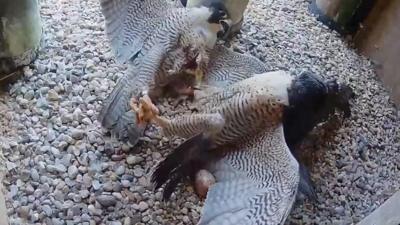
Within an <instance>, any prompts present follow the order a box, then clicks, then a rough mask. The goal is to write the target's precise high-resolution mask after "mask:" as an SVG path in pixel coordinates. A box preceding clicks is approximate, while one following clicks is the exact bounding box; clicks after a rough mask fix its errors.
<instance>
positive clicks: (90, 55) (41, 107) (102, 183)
mask: <svg viewBox="0 0 400 225" xmlns="http://www.w3.org/2000/svg"><path fill="white" fill-rule="evenodd" d="M308 5H309V2H308V1H305V0H292V1H285V0H274V1H267V0H264V1H261V0H260V1H256V0H253V1H252V2H251V4H250V6H249V9H248V11H247V16H246V20H245V24H244V27H243V30H242V31H243V33H242V34H241V35H239V36H238V39H237V40H235V42H234V43H233V45H234V47H235V48H237V49H239V50H242V51H245V52H249V53H251V54H253V55H255V56H257V57H259V58H260V59H261V60H263V61H264V62H266V63H267V64H269V65H270V66H271V67H272V68H274V69H288V70H293V71H295V70H301V69H308V70H312V71H314V72H318V73H320V74H322V75H324V76H327V77H338V78H339V79H340V80H342V81H345V82H347V83H350V85H351V86H352V87H353V88H354V90H355V93H356V95H357V98H356V100H355V102H354V107H353V114H352V117H351V118H350V119H349V120H346V121H343V123H342V124H341V125H340V126H339V128H338V130H337V131H336V132H333V131H332V130H331V131H329V132H322V131H321V132H316V133H315V134H313V135H312V136H311V137H310V139H309V141H308V142H307V143H306V144H305V145H304V146H303V147H304V149H306V150H307V149H308V148H310V147H312V148H313V149H315V150H316V151H315V153H310V154H309V155H308V157H307V158H309V160H308V161H309V162H310V163H309V164H310V165H311V168H312V169H311V171H312V177H313V179H314V180H315V182H316V186H317V192H318V193H317V194H318V200H317V202H316V203H314V204H312V203H310V202H307V201H305V202H299V203H298V204H297V205H296V206H295V208H294V209H293V212H292V213H291V215H290V219H289V221H288V224H340V225H341V224H352V223H356V222H358V221H360V220H361V219H362V218H363V217H365V216H366V215H368V214H369V213H370V212H372V211H373V210H374V209H375V208H377V207H378V206H379V205H380V204H381V203H382V202H383V201H385V200H386V199H387V198H388V197H389V196H391V195H392V194H393V193H394V192H395V191H396V189H399V187H400V171H399V170H400V166H399V162H400V154H399V151H400V150H399V149H400V132H399V131H400V121H399V119H398V118H399V115H398V111H397V110H396V109H395V107H394V104H393V102H392V100H391V99H390V98H389V97H388V93H387V91H386V90H385V89H384V87H383V85H382V84H381V82H379V81H378V80H377V79H376V75H375V73H374V72H373V65H372V64H371V63H370V62H369V61H368V60H366V59H364V58H363V57H360V56H359V55H357V54H356V52H355V51H354V50H351V49H349V48H348V46H347V45H346V43H345V42H344V41H343V40H342V39H341V38H340V37H339V36H338V35H337V34H336V33H334V32H332V31H330V30H329V29H327V28H326V27H324V26H323V25H322V24H320V23H319V22H317V21H316V20H315V18H314V17H312V16H311V15H310V14H309V12H308V9H307V7H308ZM41 6H42V9H41V12H42V17H43V21H44V30H45V35H44V46H43V48H42V50H41V52H40V56H39V59H38V60H37V61H36V62H35V63H34V65H33V66H32V67H30V68H26V69H25V71H24V76H23V78H22V79H21V80H20V81H18V82H17V83H15V84H14V85H13V86H12V87H11V89H10V90H9V91H8V93H6V94H4V95H2V96H1V97H0V124H1V127H0V137H1V139H0V144H1V145H0V148H1V149H3V155H4V157H5V158H6V163H5V166H6V169H7V172H8V174H7V176H6V177H5V179H4V182H5V186H6V189H7V190H8V192H7V193H6V198H7V207H8V215H9V217H10V221H11V224H48V225H51V224H53V225H61V224H71V225H72V224H85V225H89V224H90V225H91V224H93V225H94V224H110V225H122V224H123V225H129V224H195V223H196V222H197V221H198V218H199V217H200V212H201V207H202V204H203V203H202V201H201V200H200V199H198V197H197V196H196V195H195V194H194V192H193V190H192V188H190V187H186V188H185V189H184V191H180V192H178V193H177V195H173V196H172V200H171V201H170V202H169V203H168V204H166V203H162V202H160V199H161V193H160V192H156V193H155V192H153V190H152V187H151V185H150V184H149V176H150V174H151V172H152V169H153V167H154V165H155V163H156V162H158V161H159V160H161V159H162V158H163V157H164V156H165V154H167V153H168V151H169V149H171V146H175V145H177V144H178V143H179V142H180V140H176V139H173V140H168V139H166V138H162V137H160V136H159V134H158V132H157V130H156V129H154V128H152V129H150V130H149V131H147V132H146V136H145V137H143V138H142V141H141V142H140V144H139V145H138V146H137V147H135V148H133V149H129V148H128V146H125V145H121V143H119V142H117V141H115V140H112V139H111V138H110V137H109V136H108V135H107V134H105V132H104V131H102V130H101V128H100V125H99V123H98V122H97V121H96V116H97V113H98V111H99V110H100V107H101V104H102V100H104V99H105V98H106V96H107V95H108V94H109V93H110V92H111V90H112V88H113V86H114V85H115V81H116V80H117V79H118V78H119V77H120V76H121V75H122V74H123V73H124V70H125V69H126V68H125V67H124V66H121V65H119V64H118V63H116V62H115V61H114V58H113V54H112V53H111V52H110V47H109V44H108V42H107V39H106V37H105V32H104V21H103V17H102V15H101V13H100V8H99V4H98V1H97V0H87V1H79V0H69V1H67V0H42V1H41ZM172 104H175V103H174V101H173V100H171V101H166V102H165V103H164V104H163V105H162V106H161V107H160V108H161V110H162V111H164V112H165V111H168V110H171V109H174V110H176V111H178V112H181V111H184V110H185V109H186V108H185V106H184V105H183V106H178V107H177V108H175V107H173V106H171V105H172ZM168 114H170V115H172V113H168ZM326 136H329V138H325V137H326ZM308 152H309V151H308ZM310 158H311V160H310Z"/></svg>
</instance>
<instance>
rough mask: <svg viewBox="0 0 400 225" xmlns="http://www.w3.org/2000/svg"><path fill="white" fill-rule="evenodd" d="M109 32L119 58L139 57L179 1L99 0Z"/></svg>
mask: <svg viewBox="0 0 400 225" xmlns="http://www.w3.org/2000/svg"><path fill="white" fill-rule="evenodd" d="M100 5H101V10H102V13H103V15H104V17H105V24H106V32H107V36H108V38H109V40H110V42H111V47H112V49H113V51H114V53H115V55H116V58H117V60H118V61H119V62H121V63H125V62H127V61H128V60H130V59H134V58H136V56H137V55H138V54H139V52H140V51H141V50H142V48H143V46H144V44H145V42H146V40H147V39H148V38H149V36H150V35H152V33H154V32H155V31H157V30H158V29H160V27H159V26H160V24H162V23H163V22H164V21H166V20H167V18H168V15H169V13H170V12H171V11H172V10H174V9H176V8H180V7H178V4H176V3H175V4H174V3H173V2H168V1H166V0H100Z"/></svg>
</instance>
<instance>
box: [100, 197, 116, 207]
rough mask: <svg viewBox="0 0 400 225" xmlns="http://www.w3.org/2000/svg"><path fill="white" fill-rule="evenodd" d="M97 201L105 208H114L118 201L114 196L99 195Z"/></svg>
mask: <svg viewBox="0 0 400 225" xmlns="http://www.w3.org/2000/svg"><path fill="white" fill-rule="evenodd" d="M96 200H97V201H98V202H99V203H100V204H101V205H102V206H104V207H109V206H114V205H115V204H116V203H117V200H116V199H115V197H114V196H112V195H99V196H97V197H96Z"/></svg>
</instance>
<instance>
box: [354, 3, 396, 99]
mask: <svg viewBox="0 0 400 225" xmlns="http://www.w3.org/2000/svg"><path fill="white" fill-rule="evenodd" d="M399 22H400V1H398V0H379V1H377V3H376V5H375V7H374V8H373V10H372V11H371V13H370V14H369V16H368V17H367V19H366V20H365V21H364V23H363V28H362V29H360V30H359V31H358V33H357V34H356V36H355V43H356V47H357V48H358V49H359V50H360V52H361V53H362V54H363V55H366V56H367V57H369V58H371V59H372V60H373V61H374V62H376V63H377V65H378V66H377V68H376V69H377V73H378V75H379V77H380V78H381V80H382V81H383V83H384V84H385V85H386V87H387V88H388V89H389V90H390V91H391V94H392V97H393V99H394V101H395V102H396V104H397V105H398V107H400V25H399Z"/></svg>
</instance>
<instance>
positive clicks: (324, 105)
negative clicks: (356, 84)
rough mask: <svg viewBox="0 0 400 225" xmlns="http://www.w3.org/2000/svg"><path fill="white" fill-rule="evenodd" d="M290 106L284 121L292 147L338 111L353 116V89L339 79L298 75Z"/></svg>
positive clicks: (290, 96) (289, 93) (345, 115)
mask: <svg viewBox="0 0 400 225" xmlns="http://www.w3.org/2000/svg"><path fill="white" fill-rule="evenodd" d="M288 97H289V106H287V107H286V108H285V110H284V117H283V124H284V130H285V136H286V142H287V143H288V145H289V146H293V145H295V144H297V143H299V142H300V141H301V140H302V139H303V138H304V137H305V136H306V134H307V133H308V132H310V131H311V130H312V129H313V128H314V127H315V126H316V125H318V124H319V123H322V122H326V121H327V120H328V119H329V118H331V116H333V115H334V114H335V112H342V113H343V116H344V117H345V118H347V117H349V116H350V115H351V110H350V99H351V98H353V97H354V93H353V91H352V90H351V88H350V87H349V86H347V85H345V84H342V83H339V82H338V81H337V80H336V79H330V80H325V79H323V78H322V77H321V76H318V75H316V74H313V73H311V72H303V73H302V74H300V75H298V76H297V77H296V78H295V79H294V80H293V83H292V85H291V87H290V88H289V89H288Z"/></svg>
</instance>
